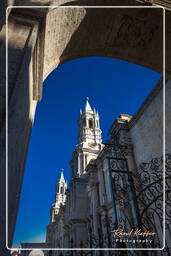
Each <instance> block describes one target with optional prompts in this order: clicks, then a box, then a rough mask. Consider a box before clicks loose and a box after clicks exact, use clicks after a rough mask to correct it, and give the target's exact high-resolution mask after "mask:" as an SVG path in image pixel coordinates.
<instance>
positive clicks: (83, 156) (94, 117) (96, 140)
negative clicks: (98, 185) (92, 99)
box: [71, 97, 102, 177]
mask: <svg viewBox="0 0 171 256" xmlns="http://www.w3.org/2000/svg"><path fill="white" fill-rule="evenodd" d="M85 100H86V103H85V110H84V112H82V113H81V114H80V117H79V120H78V131H79V134H78V145H77V147H76V149H75V150H74V152H73V158H72V160H71V169H72V177H76V176H81V175H82V174H84V173H85V172H86V166H87V165H88V163H89V162H90V160H91V159H95V158H96V157H97V155H98V154H99V152H100V151H101V149H102V137H101V130H100V124H99V115H98V114H97V112H96V111H95V110H94V111H93V110H92V108H91V106H90V103H89V98H88V97H86V99H85Z"/></svg>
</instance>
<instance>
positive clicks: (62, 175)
mask: <svg viewBox="0 0 171 256" xmlns="http://www.w3.org/2000/svg"><path fill="white" fill-rule="evenodd" d="M60 180H64V169H63V168H62V169H61V177H60Z"/></svg>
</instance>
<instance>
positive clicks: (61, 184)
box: [51, 169, 67, 222]
mask: <svg viewBox="0 0 171 256" xmlns="http://www.w3.org/2000/svg"><path fill="white" fill-rule="evenodd" d="M66 190H67V182H66V181H65V178H64V173H63V169H62V170H61V177H60V180H59V181H58V183H57V184H56V195H55V203H54V204H53V205H52V208H51V222H55V215H58V214H59V211H60V207H61V206H63V205H65V202H66Z"/></svg>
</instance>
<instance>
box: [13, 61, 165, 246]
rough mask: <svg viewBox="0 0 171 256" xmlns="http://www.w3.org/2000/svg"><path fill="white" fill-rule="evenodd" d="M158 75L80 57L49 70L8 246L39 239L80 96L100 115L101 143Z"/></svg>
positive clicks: (72, 142)
mask: <svg viewBox="0 0 171 256" xmlns="http://www.w3.org/2000/svg"><path fill="white" fill-rule="evenodd" d="M160 77H161V75H160V74H158V73H156V72H154V71H152V70H149V69H146V68H144V67H141V66H137V65H135V64H132V63H129V62H125V61H121V60H116V59H111V58H100V57H91V58H80V59H76V60H73V61H69V62H67V63H65V64H63V65H61V66H59V67H58V68H57V69H55V70H54V71H53V72H52V73H51V74H50V75H49V76H48V77H47V79H46V80H45V82H44V85H43V99H42V101H41V102H39V103H38V106H37V110H36V116H35V121H34V126H33V131H32V136H31V141H30V145H29V151H28V157H27V162H26V168H25V175H24V182H23V187H22V193H21V199H20V207H19V213H18V218H17V225H16V231H15V236H14V242H13V245H14V246H18V245H19V244H20V242H39V241H43V240H44V239H45V231H46V225H47V224H48V223H49V217H50V207H51V205H52V203H53V202H54V199H55V184H56V182H57V180H58V178H59V176H60V170H61V169H62V168H64V174H65V177H66V179H67V180H68V181H69V179H70V167H69V161H70V160H71V157H72V152H73V150H74V148H75V146H76V144H77V134H78V130H77V120H78V117H79V110H80V108H84V105H85V97H86V96H88V97H89V102H90V104H91V106H92V107H93V108H94V107H95V108H96V109H97V110H98V112H99V115H100V124H101V129H102V136H103V141H104V142H105V141H106V140H107V138H108V130H109V128H110V126H111V125H112V122H113V121H114V119H115V118H117V117H118V116H119V114H121V113H125V114H130V115H134V114H135V113H136V111H137V110H138V108H139V107H140V106H141V104H142V103H143V101H144V99H145V98H146V97H147V95H148V94H149V92H150V91H151V90H152V88H153V87H154V86H155V84H156V83H157V81H158V80H159V79H160Z"/></svg>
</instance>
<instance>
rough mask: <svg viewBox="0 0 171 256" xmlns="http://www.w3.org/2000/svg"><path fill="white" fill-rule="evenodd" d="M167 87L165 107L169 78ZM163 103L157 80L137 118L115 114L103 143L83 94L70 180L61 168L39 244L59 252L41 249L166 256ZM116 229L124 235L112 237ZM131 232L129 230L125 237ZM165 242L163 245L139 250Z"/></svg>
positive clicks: (170, 159) (51, 255) (170, 154)
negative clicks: (53, 200)
mask: <svg viewBox="0 0 171 256" xmlns="http://www.w3.org/2000/svg"><path fill="white" fill-rule="evenodd" d="M165 90H166V106H167V109H169V107H171V102H170V100H169V99H170V98H171V82H170V81H167V83H166V88H165ZM162 109H163V87H162V81H159V83H158V84H157V85H156V87H155V88H154V89H153V90H152V92H151V93H150V95H149V96H148V97H147V99H146V100H145V102H144V103H143V104H142V106H141V107H140V108H139V110H138V111H137V113H136V114H135V116H134V117H131V116H129V115H125V114H121V115H120V116H119V118H117V119H115V120H114V122H113V124H112V126H111V128H110V134H111V136H110V139H109V140H108V141H107V143H105V144H102V136H101V130H100V122H99V119H100V118H99V114H98V113H97V111H96V110H92V108H91V106H90V104H89V101H88V98H86V105H85V110H84V111H83V112H82V111H80V117H79V120H78V131H79V132H78V144H77V146H76V148H75V150H74V152H73V156H72V160H71V162H70V163H71V180H70V183H69V186H68V187H67V184H66V181H65V178H64V175H63V172H62V173H61V178H60V180H59V182H58V183H57V186H56V201H55V203H54V204H53V206H52V209H51V219H50V224H49V225H48V226H47V237H46V241H45V244H42V247H41V248H59V250H48V251H46V250H44V253H45V254H46V255H48V256H57V255H62V254H63V255H71V256H73V255H74V256H75V255H80V256H87V255H89V254H90V255H109V256H111V255H147V256H151V255H154V256H169V253H170V249H171V245H170V241H171V240H170V232H171V225H170V223H171V216H170V212H171V211H170V172H171V146H170V145H171V144H170V143H168V142H169V141H170V130H169V127H170V125H171V122H170V120H171V118H170V113H169V111H166V121H167V126H166V156H165V166H166V170H165V185H166V186H165V197H166V209H165V210H166V211H165V217H166V218H165V220H166V223H165V238H166V239H165V241H164V240H163V230H164V229H163V216H164V215H163V213H164V211H163V209H164V208H163V199H164V198H163V177H164V176H163V121H162V120H163V111H162ZM170 128H171V127H170ZM118 229H120V230H122V231H123V232H125V233H124V234H123V233H122V234H121V235H120V236H119V237H116V236H115V237H114V234H115V233H114V232H115V231H116V230H118ZM131 230H133V231H132V232H133V234H132V235H131V236H128V235H127V233H128V232H130V231H131ZM136 230H141V231H143V232H145V231H149V232H152V233H154V234H153V235H150V236H148V237H145V238H147V239H146V240H145V238H144V237H143V236H142V235H139V236H137V235H135V233H134V232H135V231H136ZM164 243H165V244H164ZM39 245H40V244H39ZM164 245H165V249H164V250H158V251H156V250H149V251H143V249H145V248H152V249H156V248H162V247H163V246H164ZM22 246H23V247H24V246H25V245H24V244H23V245H22ZM27 246H28V247H29V244H28V243H27ZM32 246H33V244H30V248H32ZM34 246H36V245H35V244H34ZM45 246H46V247H45ZM34 248H35V247H34ZM62 248H69V249H70V248H90V249H91V248H92V249H94V248H104V249H105V248H122V249H123V248H127V249H130V248H140V249H141V251H135V252H132V251H120V250H119V249H118V250H117V251H109V250H106V251H99V252H98V251H93V250H88V251H87V250H79V251H69V250H68V251H61V249H62ZM22 255H23V256H27V255H29V252H24V251H23V252H22Z"/></svg>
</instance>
